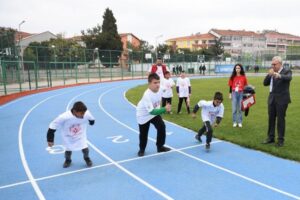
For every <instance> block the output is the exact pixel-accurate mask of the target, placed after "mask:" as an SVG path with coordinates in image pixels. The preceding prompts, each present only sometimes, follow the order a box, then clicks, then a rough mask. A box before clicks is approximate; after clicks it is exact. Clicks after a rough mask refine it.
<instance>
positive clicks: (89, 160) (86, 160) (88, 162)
mask: <svg viewBox="0 0 300 200" xmlns="http://www.w3.org/2000/svg"><path fill="white" fill-rule="evenodd" d="M84 160H85V162H86V165H87V166H88V167H91V166H92V165H93V162H92V161H91V159H90V158H85V159H84Z"/></svg>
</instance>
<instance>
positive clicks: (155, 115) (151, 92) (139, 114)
mask: <svg viewBox="0 0 300 200" xmlns="http://www.w3.org/2000/svg"><path fill="white" fill-rule="evenodd" d="M159 79H160V78H159V76H158V75H157V74H156V73H151V74H149V76H148V89H147V90H146V91H145V93H144V95H143V97H142V99H141V100H140V101H139V103H138V105H137V108H136V118H137V122H138V124H139V131H140V136H139V139H140V144H139V146H140V150H139V152H138V156H144V154H145V149H146V146H147V141H148V131H149V127H150V123H151V124H153V125H154V127H155V128H156V130H157V139H156V146H157V152H166V151H170V150H171V149H170V148H168V147H165V146H164V144H165V140H166V125H165V123H164V121H163V120H162V118H161V116H160V115H161V114H163V113H165V112H170V110H171V106H170V104H167V105H166V106H165V107H162V108H161V107H160V102H161V98H162V94H161V91H160V90H159V87H160V80H159Z"/></svg>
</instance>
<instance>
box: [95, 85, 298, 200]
mask: <svg viewBox="0 0 300 200" xmlns="http://www.w3.org/2000/svg"><path fill="white" fill-rule="evenodd" d="M114 89H115V88H113V89H110V90H108V91H106V92H104V93H103V94H102V95H101V96H102V97H103V96H104V95H105V94H107V93H109V92H111V91H112V90H114ZM131 105H132V104H131ZM99 106H100V108H101V110H102V111H103V112H104V113H106V114H107V115H108V116H109V117H110V118H112V119H113V120H114V121H116V122H117V123H119V124H121V125H123V126H124V127H126V128H128V129H129V130H131V131H133V132H135V133H137V134H139V132H138V131H137V130H135V129H133V128H131V127H130V126H128V125H126V124H124V123H123V122H121V121H120V120H118V119H117V118H115V117H114V116H112V115H111V114H110V113H108V112H107V111H106V110H105V109H104V108H103V106H102V104H101V102H100V101H99ZM134 107H135V106H134ZM148 138H149V140H151V141H154V142H156V140H155V139H153V138H151V137H148ZM168 147H170V146H168ZM170 148H172V147H170ZM174 151H177V152H178V153H181V154H183V155H185V156H187V157H190V158H192V159H195V160H197V161H199V162H202V163H204V164H207V165H209V166H211V167H214V168H216V169H219V170H222V171H224V172H227V173H230V174H232V175H235V176H237V177H240V178H242V179H245V180H247V181H249V182H252V183H255V184H257V185H260V186H262V187H265V188H267V189H270V190H272V191H275V192H278V193H280V194H283V195H286V196H288V197H291V198H294V199H300V196H297V195H294V194H291V193H288V192H285V191H283V190H280V189H278V188H275V187H272V186H270V185H267V184H264V183H262V182H259V181H257V180H254V179H252V178H249V177H247V176H244V175H241V174H239V173H236V172H234V171H231V170H229V169H226V168H224V167H221V166H218V165H215V164H213V163H210V162H208V161H206V160H203V159H200V158H197V157H195V156H192V155H190V154H187V153H185V152H183V151H180V150H175V149H174Z"/></svg>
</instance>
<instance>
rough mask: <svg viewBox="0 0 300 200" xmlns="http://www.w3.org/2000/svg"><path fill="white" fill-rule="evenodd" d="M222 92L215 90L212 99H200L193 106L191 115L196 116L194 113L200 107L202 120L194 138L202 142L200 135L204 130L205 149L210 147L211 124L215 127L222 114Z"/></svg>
mask: <svg viewBox="0 0 300 200" xmlns="http://www.w3.org/2000/svg"><path fill="white" fill-rule="evenodd" d="M222 102H223V94H222V93H221V92H216V93H215V96H214V99H213V101H205V100H200V101H199V102H198V103H197V104H196V105H195V107H194V110H193V113H192V117H193V118H195V117H196V113H197V111H198V109H199V108H200V107H202V111H201V117H202V121H203V124H204V125H203V126H202V128H201V129H200V130H199V131H198V134H197V135H196V136H195V138H196V139H197V140H198V141H199V142H202V140H201V136H202V135H203V133H205V132H206V146H205V148H206V149H207V150H209V149H210V142H211V139H212V136H213V130H212V126H214V127H217V126H218V125H219V124H220V122H221V120H222V118H223V115H224V106H223V103H222Z"/></svg>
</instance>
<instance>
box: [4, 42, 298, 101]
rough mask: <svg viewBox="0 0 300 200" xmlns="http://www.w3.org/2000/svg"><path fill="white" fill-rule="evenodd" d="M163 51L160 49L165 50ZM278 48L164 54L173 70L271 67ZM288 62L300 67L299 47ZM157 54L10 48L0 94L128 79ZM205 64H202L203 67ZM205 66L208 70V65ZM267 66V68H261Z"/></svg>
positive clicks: (286, 57) (286, 56)
mask: <svg viewBox="0 0 300 200" xmlns="http://www.w3.org/2000/svg"><path fill="white" fill-rule="evenodd" d="M160 55H161V54H160ZM275 55H278V53H275V52H260V53H256V54H249V53H248V54H244V55H242V56H240V57H238V58H236V59H229V58H221V57H220V58H218V59H216V60H213V59H208V58H207V57H205V56H203V55H197V54H183V53H181V54H164V55H161V56H162V57H163V59H164V63H165V64H167V66H168V67H169V69H170V71H171V72H172V73H173V74H174V75H177V74H178V73H180V71H182V70H185V71H186V72H187V73H188V74H191V75H199V74H200V72H201V74H203V73H205V74H206V75H212V74H215V68H216V66H220V65H233V64H235V63H242V64H243V65H244V66H245V68H246V70H247V71H250V72H252V71H253V72H254V66H259V68H260V69H266V68H268V67H269V66H270V65H271V59H272V57H273V56H275ZM281 56H282V57H283V59H284V65H285V66H287V67H291V68H293V69H295V70H297V69H299V68H300V67H299V66H300V51H299V52H298V51H296V50H294V51H289V52H288V51H287V52H285V54H281ZM156 58H157V54H156V53H153V52H152V53H151V52H142V51H130V50H128V51H122V52H121V51H114V50H98V49H97V48H96V49H85V48H79V49H74V48H72V49H66V48H58V47H54V46H52V47H48V48H46V47H37V46H30V47H27V48H15V49H10V54H9V55H5V56H3V55H2V56H1V57H0V96H1V95H6V94H10V93H15V92H21V91H26V90H35V89H40V88H46V87H54V86H62V85H69V84H78V83H91V82H102V81H112V80H123V79H137V78H146V76H147V72H148V69H149V68H150V66H151V65H152V63H154V62H155V61H156ZM200 66H202V68H200ZM203 66H205V70H202V69H203ZM260 71H263V72H265V70H260Z"/></svg>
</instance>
